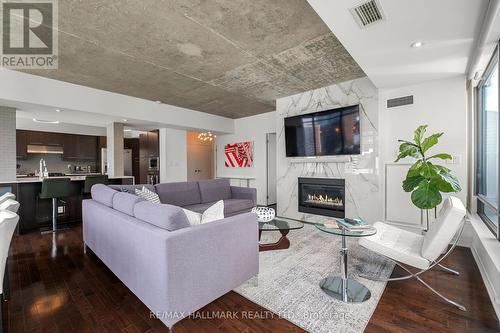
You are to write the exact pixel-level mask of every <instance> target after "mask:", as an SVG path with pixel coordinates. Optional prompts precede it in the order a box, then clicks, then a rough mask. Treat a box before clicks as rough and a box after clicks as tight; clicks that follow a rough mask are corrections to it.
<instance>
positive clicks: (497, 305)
mask: <svg viewBox="0 0 500 333" xmlns="http://www.w3.org/2000/svg"><path fill="white" fill-rule="evenodd" d="M471 251H472V256H473V257H474V260H475V261H476V264H477V267H479V272H480V273H481V277H482V278H483V282H484V285H485V286H486V291H487V292H488V296H489V297H490V300H491V304H492V305H493V309H494V310H495V313H496V315H497V320H498V319H499V318H500V299H497V298H498V297H497V296H496V291H495V287H494V286H493V283H492V282H491V279H490V277H489V275H488V273H487V272H486V268H485V267H484V264H483V261H482V260H481V256H480V255H479V253H478V252H477V250H476V248H475V247H474V246H472V247H471Z"/></svg>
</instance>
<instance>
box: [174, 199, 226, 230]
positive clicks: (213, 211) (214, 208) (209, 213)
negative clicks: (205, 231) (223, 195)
mask: <svg viewBox="0 0 500 333" xmlns="http://www.w3.org/2000/svg"><path fill="white" fill-rule="evenodd" d="M182 210H183V211H184V213H185V214H186V218H187V219H188V221H189V223H190V224H191V225H197V224H204V223H209V222H213V221H218V220H222V219H223V218H224V201H223V200H219V201H217V202H216V203H214V204H213V205H211V206H210V207H208V208H207V209H206V210H205V211H204V212H203V213H198V212H194V211H192V210H189V209H182Z"/></svg>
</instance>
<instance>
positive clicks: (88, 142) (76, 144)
mask: <svg viewBox="0 0 500 333" xmlns="http://www.w3.org/2000/svg"><path fill="white" fill-rule="evenodd" d="M63 148H64V153H63V159H64V160H69V161H75V160H76V161H90V160H92V161H95V160H97V137H95V136H91V135H76V134H65V135H64V146H63Z"/></svg>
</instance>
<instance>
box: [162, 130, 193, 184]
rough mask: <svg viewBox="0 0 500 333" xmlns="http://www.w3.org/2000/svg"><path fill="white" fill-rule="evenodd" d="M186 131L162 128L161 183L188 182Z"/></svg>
mask: <svg viewBox="0 0 500 333" xmlns="http://www.w3.org/2000/svg"><path fill="white" fill-rule="evenodd" d="M186 134H187V133H186V131H184V130H178V129H173V128H160V139H159V142H160V147H159V150H160V182H161V183H169V182H185V181H187V137H186Z"/></svg>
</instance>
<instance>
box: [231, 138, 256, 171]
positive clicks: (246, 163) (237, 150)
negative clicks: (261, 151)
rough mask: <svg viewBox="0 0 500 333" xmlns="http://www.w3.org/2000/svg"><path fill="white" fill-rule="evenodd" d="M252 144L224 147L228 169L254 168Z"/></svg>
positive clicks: (249, 142)
mask: <svg viewBox="0 0 500 333" xmlns="http://www.w3.org/2000/svg"><path fill="white" fill-rule="evenodd" d="M252 146H253V144H252V142H251V141H245V142H239V143H231V144H227V145H226V146H225V147H224V154H225V155H226V160H225V162H224V164H225V165H226V168H248V167H252V166H253V151H252Z"/></svg>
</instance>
